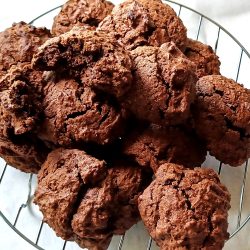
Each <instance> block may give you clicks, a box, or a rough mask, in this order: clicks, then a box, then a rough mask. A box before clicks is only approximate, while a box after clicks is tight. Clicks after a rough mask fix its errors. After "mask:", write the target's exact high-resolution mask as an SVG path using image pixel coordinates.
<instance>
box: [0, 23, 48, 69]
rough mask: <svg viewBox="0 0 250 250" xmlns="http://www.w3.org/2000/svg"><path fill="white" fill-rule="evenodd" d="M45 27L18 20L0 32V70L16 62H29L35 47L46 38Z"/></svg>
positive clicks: (35, 49) (46, 31)
mask: <svg viewBox="0 0 250 250" xmlns="http://www.w3.org/2000/svg"><path fill="white" fill-rule="evenodd" d="M50 37H51V35H50V32H49V30H47V29H46V28H35V27H33V26H32V25H29V24H26V23H25V22H20V23H16V24H13V26H12V27H10V28H8V29H6V30H5V31H3V32H1V33H0V44H1V46H0V71H3V70H4V71H6V70H8V69H9V68H10V67H11V66H12V65H15V64H17V63H18V62H30V61H31V59H32V57H33V54H34V53H35V52H36V51H37V48H38V47H39V46H40V45H42V44H43V43H44V42H45V41H46V40H47V39H48V38H50Z"/></svg>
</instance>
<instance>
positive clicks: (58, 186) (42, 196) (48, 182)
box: [34, 148, 106, 239]
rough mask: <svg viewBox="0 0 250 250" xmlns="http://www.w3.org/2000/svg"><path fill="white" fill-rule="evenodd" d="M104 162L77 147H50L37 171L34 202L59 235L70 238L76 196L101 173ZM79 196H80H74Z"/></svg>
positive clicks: (103, 171) (102, 176) (103, 174)
mask: <svg viewBox="0 0 250 250" xmlns="http://www.w3.org/2000/svg"><path fill="white" fill-rule="evenodd" d="M105 173H106V163H105V162H104V161H100V160H97V159H96V158H94V157H91V156H89V155H87V154H86V153H85V152H84V151H80V150H77V149H68V150H67V149H63V148H59V149H56V150H54V151H52V152H51V153H50V154H49V155H48V157H47V160H46V161H45V163H44V164H43V166H42V168H41V170H40V171H39V174H38V187H37V189H36V193H35V201H34V202H35V203H36V204H38V205H39V209H40V210H41V212H42V213H43V215H44V219H45V221H46V222H47V223H48V224H49V225H50V226H51V227H52V228H53V229H54V230H55V232H56V233H57V235H59V236H60V237H62V238H63V239H72V238H73V231H72V228H71V220H72V216H73V213H74V212H75V211H76V209H77V208H76V207H75V206H76V205H78V204H77V202H78V203H79V201H78V199H81V198H82V197H81V195H84V189H87V188H88V187H89V186H91V185H92V184H93V183H97V182H99V181H100V180H101V179H102V178H104V177H105ZM78 196H80V197H78Z"/></svg>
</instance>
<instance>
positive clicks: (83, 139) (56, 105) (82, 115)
mask: <svg viewBox="0 0 250 250" xmlns="http://www.w3.org/2000/svg"><path fill="white" fill-rule="evenodd" d="M42 105H43V109H44V120H43V122H42V125H41V129H40V130H39V133H38V135H39V137H40V138H41V139H42V140H44V141H48V142H52V143H54V144H55V145H63V146H71V147H72V146H74V145H78V144H82V143H88V142H92V143H95V144H100V145H103V144H107V143H110V142H112V141H113V140H115V139H116V138H118V137H119V136H121V135H122V133H123V128H124V125H123V123H124V119H125V117H126V114H125V111H124V110H123V109H121V108H120V107H119V105H118V104H115V102H113V103H111V102H110V101H109V100H108V99H107V98H106V97H105V96H104V95H103V94H100V95H98V94H96V93H95V92H94V91H92V90H91V89H90V88H84V87H83V86H82V84H81V83H79V82H78V81H76V80H73V79H71V78H69V79H67V78H63V79H53V78H52V79H51V80H50V81H49V82H48V83H47V85H46V87H45V88H44V99H43V103H42Z"/></svg>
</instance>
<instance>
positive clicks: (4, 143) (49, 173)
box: [0, 0, 250, 250]
mask: <svg viewBox="0 0 250 250" xmlns="http://www.w3.org/2000/svg"><path fill="white" fill-rule="evenodd" d="M0 44H1V46H0V111H1V119H0V156H1V157H2V158H4V159H5V161H6V162H7V163H8V164H10V165H12V166H13V167H16V168H18V169H20V170H22V171H24V172H27V173H38V186H37V189H36V193H35V200H34V201H35V203H36V204H37V205H38V206H39V208H40V210H41V212H42V213H43V216H44V221H45V222H46V223H48V225H49V226H50V227H51V228H53V229H54V230H55V232H56V234H57V235H58V236H60V237H62V238H63V239H65V240H73V241H76V242H77V243H78V244H79V245H80V246H81V247H86V248H88V249H100V250H101V249H107V248H108V246H109V243H110V241H111V238H112V236H113V235H115V234H117V235H122V234H124V233H125V232H126V230H128V229H129V228H131V227H132V226H133V225H134V224H136V223H137V222H138V221H139V220H141V219H142V221H143V223H144V224H145V226H146V228H147V230H148V231H149V233H150V235H151V236H152V238H153V239H154V240H155V241H156V243H157V245H158V246H159V247H160V248H161V249H163V250H165V249H222V247H223V245H224V242H225V240H227V239H228V237H229V234H228V233H227V226H228V222H227V217H228V210H229V208H230V194H229V192H228V191H227V189H226V187H225V186H224V185H222V184H221V183H220V180H219V177H218V175H217V174H216V173H215V172H214V171H213V170H212V169H208V168H201V167H200V166H201V164H202V163H203V162H204V160H205V157H206V155H207V152H209V153H210V154H211V155H213V156H215V157H216V158H217V159H218V160H220V161H221V162H223V163H225V164H229V165H231V166H238V165H241V164H242V163H244V162H245V161H246V160H247V159H248V158H249V157H250V91H249V90H247V89H245V88H244V87H243V86H242V85H240V84H238V83H236V82H235V81H233V80H231V79H227V78H226V77H224V76H221V75H220V61H219V58H218V57H217V56H216V54H215V53H214V51H213V50H212V48H211V47H210V46H207V45H205V44H202V43H201V42H198V41H194V40H192V39H189V38H187V31H186V28H185V26H184V25H183V23H182V21H181V19H180V18H179V17H178V16H177V15H176V13H175V12H174V10H173V9H172V8H171V7H170V6H168V5H167V4H165V3H162V2H161V1H160V0H127V1H125V2H123V3H121V4H120V5H117V6H114V5H113V4H112V3H110V2H107V1H105V0H69V1H68V2H66V3H65V4H64V5H63V7H62V9H61V11H60V13H59V14H58V15H57V16H56V17H55V18H54V23H53V27H52V29H51V31H50V30H48V29H46V28H36V27H33V26H31V25H29V24H26V23H24V22H20V23H17V24H14V25H13V26H12V27H10V28H8V29H6V30H5V31H3V32H1V33H0ZM153 176H154V177H153Z"/></svg>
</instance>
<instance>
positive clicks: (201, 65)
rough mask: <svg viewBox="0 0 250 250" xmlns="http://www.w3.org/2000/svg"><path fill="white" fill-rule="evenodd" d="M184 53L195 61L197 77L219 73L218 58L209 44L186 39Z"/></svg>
mask: <svg viewBox="0 0 250 250" xmlns="http://www.w3.org/2000/svg"><path fill="white" fill-rule="evenodd" d="M184 54H185V55H186V57H187V58H188V59H189V60H191V61H192V62H194V63H195V65H196V74H197V76H198V77H199V78H201V77H203V76H206V75H220V60H219V57H218V56H217V55H216V54H215V52H214V51H213V49H212V47H211V46H209V45H206V44H203V43H201V42H199V41H195V40H192V39H188V40H187V44H186V49H185V52H184Z"/></svg>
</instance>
